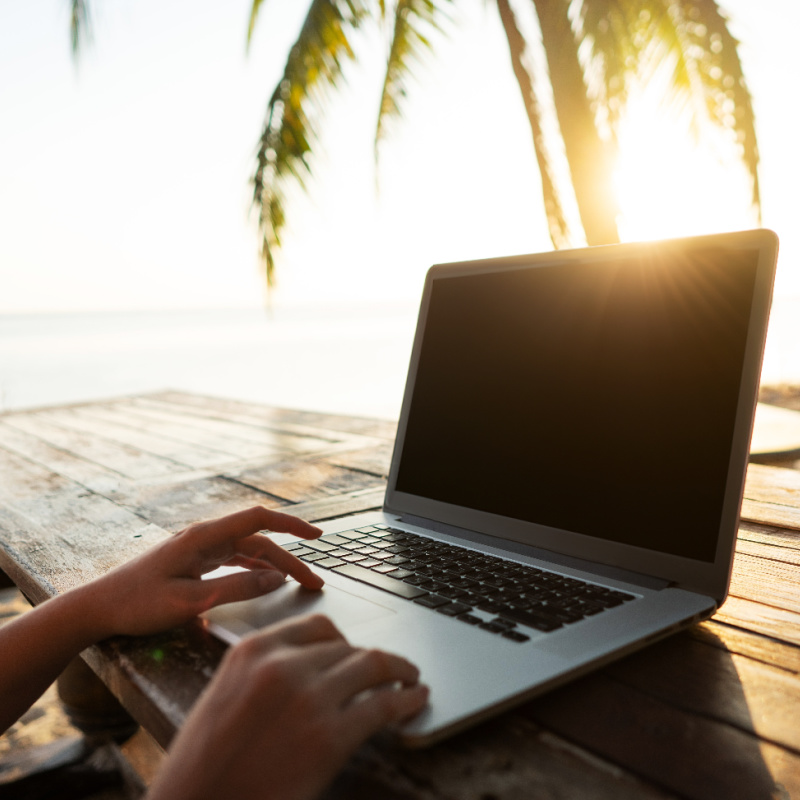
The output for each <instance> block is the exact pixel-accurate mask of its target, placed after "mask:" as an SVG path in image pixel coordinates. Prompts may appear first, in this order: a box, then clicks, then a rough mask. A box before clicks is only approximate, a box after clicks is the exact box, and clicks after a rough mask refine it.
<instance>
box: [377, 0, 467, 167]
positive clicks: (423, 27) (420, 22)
mask: <svg viewBox="0 0 800 800" xmlns="http://www.w3.org/2000/svg"><path fill="white" fill-rule="evenodd" d="M451 4H452V0H438V1H437V0H397V3H396V5H395V8H394V29H393V32H392V41H391V45H390V47H389V57H388V59H387V64H386V75H385V77H384V81H383V89H382V91H381V101H380V106H379V110H378V122H377V125H376V129H375V160H376V161H377V159H378V147H379V146H380V143H381V141H382V140H383V139H384V138H385V136H386V126H387V123H388V122H389V121H390V120H392V119H397V118H398V117H400V116H401V105H402V102H403V99H404V98H405V97H406V93H407V79H408V77H409V76H410V75H411V74H412V66H413V64H414V63H419V62H420V61H421V59H422V57H423V55H424V53H425V51H428V50H430V49H431V40H430V33H432V32H434V31H438V32H442V31H443V30H444V24H443V23H445V21H447V22H449V21H450V17H449V16H448V14H447V12H446V7H447V6H450V5H451ZM381 14H382V16H383V15H385V14H386V7H385V5H384V3H383V0H382V2H381Z"/></svg>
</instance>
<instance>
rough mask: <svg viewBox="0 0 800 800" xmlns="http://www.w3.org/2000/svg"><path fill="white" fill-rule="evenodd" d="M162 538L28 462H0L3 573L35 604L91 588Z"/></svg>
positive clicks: (114, 506)
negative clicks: (97, 579) (96, 580)
mask: <svg viewBox="0 0 800 800" xmlns="http://www.w3.org/2000/svg"><path fill="white" fill-rule="evenodd" d="M166 535H167V534H166V533H165V532H164V531H163V530H161V529H160V528H158V527H157V526H155V525H151V524H149V523H148V522H147V521H146V520H144V519H142V518H141V517H140V516H138V515H136V514H134V513H132V512H130V511H128V510H127V509H124V508H122V507H120V506H119V505H117V504H116V503H114V502H113V501H111V500H109V499H107V498H105V497H102V496H100V495H97V494H94V493H93V492H91V491H89V490H87V489H86V488H84V487H83V486H80V485H79V484H76V483H74V482H73V481H70V480H69V479H67V478H64V477H62V476H59V475H56V474H54V473H53V472H51V471H50V470H48V469H46V468H43V467H41V466H39V465H37V464H34V463H32V462H30V461H28V460H27V459H23V458H18V457H16V456H14V455H12V454H10V453H9V454H7V455H5V456H4V457H3V458H2V459H0V550H3V551H4V552H5V556H4V566H3V568H4V569H5V570H6V571H7V572H8V574H9V575H10V576H11V577H12V578H13V579H14V581H15V582H17V585H19V586H20V588H23V591H25V592H26V594H27V595H28V596H29V597H30V599H31V600H33V601H34V602H40V601H41V600H44V599H45V598H46V597H50V596H52V595H53V594H55V593H56V592H63V591H66V590H68V589H71V588H73V587H74V586H78V585H80V584H82V583H85V582H87V581H89V580H91V579H92V578H94V577H96V576H97V575H100V574H102V573H104V572H105V571H106V570H108V569H110V568H111V567H114V566H116V565H117V564H119V563H122V562H123V561H126V560H128V559H129V558H132V557H133V556H135V555H137V554H138V553H139V552H141V551H142V550H143V549H144V548H145V547H147V546H149V545H151V544H152V543H154V542H155V541H159V540H160V539H161V538H162V537H163V536H166ZM21 578H22V579H23V580H25V581H27V582H28V583H27V584H26V586H27V589H26V588H25V587H23V586H22V585H21V583H20V582H19V581H20V579H21Z"/></svg>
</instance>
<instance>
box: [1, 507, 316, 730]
mask: <svg viewBox="0 0 800 800" xmlns="http://www.w3.org/2000/svg"><path fill="white" fill-rule="evenodd" d="M267 528H268V529H271V530H275V531H284V532H288V533H294V534H296V535H298V536H302V537H304V538H313V537H315V536H318V535H319V532H320V531H319V529H318V528H316V527H314V526H313V525H309V524H308V523H306V522H303V521H302V520H299V519H296V518H295V517H290V516H288V515H286V514H281V513H278V512H273V511H268V510H267V509H264V508H260V507H256V508H251V509H249V510H247V511H243V512H239V513H237V514H231V515H230V516H227V517H223V518H222V519H219V520H213V521H211V522H204V523H199V524H196V525H191V526H189V527H188V528H186V529H185V530H183V531H181V532H180V533H178V534H176V535H175V536H173V537H171V538H170V539H167V540H165V541H164V542H161V543H160V544H158V545H156V546H155V547H152V548H151V549H150V550H148V551H147V552H145V553H143V554H142V555H141V556H139V557H138V558H135V559H133V560H131V561H129V562H127V563H126V564H122V565H121V566H119V567H117V568H116V569H114V570H111V571H110V572H108V573H107V574H106V575H103V576H102V577H100V578H97V579H96V580H94V581H92V582H90V583H88V584H85V585H84V586H81V587H79V588H77V589H73V590H72V591H70V592H67V593H65V594H63V595H59V596H57V597H54V598H52V599H50V600H48V601H46V602H44V603H42V604H41V605H39V606H37V607H36V608H34V609H32V610H31V611H28V612H26V613H25V614H23V615H22V616H21V617H19V618H18V619H16V620H14V621H13V622H11V623H9V624H7V625H5V626H3V627H2V628H0V732H1V731H4V730H6V728H8V727H9V726H10V725H12V724H13V723H14V722H15V721H16V720H17V719H18V718H19V717H20V716H21V715H22V714H24V713H25V711H26V710H27V709H28V708H29V707H30V706H31V704H32V703H34V702H35V701H36V699H37V698H38V697H39V696H40V695H41V694H42V692H44V691H45V689H47V687H48V686H49V685H50V684H51V683H52V682H53V681H54V680H55V679H56V678H57V677H58V675H59V674H60V673H61V672H62V671H63V669H64V668H65V667H66V665H67V664H68V663H69V662H70V661H71V660H72V659H73V658H74V657H75V656H77V655H78V654H79V653H80V652H81V651H82V650H84V649H85V648H86V647H89V646H90V645H92V644H94V643H95V642H98V641H101V640H102V639H106V638H108V637H109V636H113V635H118V634H124V635H143V634H148V633H156V632H158V631H162V630H166V629H168V628H170V627H174V626H175V625H179V624H182V623H184V622H187V621H188V620H190V619H192V618H193V617H195V616H196V615H197V614H199V613H201V612H202V611H205V610H207V609H208V608H211V607H212V606H214V605H218V604H219V603H225V602H231V601H234V600H244V599H247V598H250V597H256V596H258V595H260V594H264V593H265V592H268V591H271V590H273V589H275V588H277V587H278V586H279V585H280V584H281V583H283V581H284V578H285V575H287V574H289V575H292V576H293V577H294V578H295V579H296V580H298V581H299V582H300V583H302V584H303V585H304V586H306V587H307V588H309V589H319V588H320V587H321V586H322V579H321V578H319V576H317V575H315V574H314V573H313V572H311V570H310V569H309V568H308V567H307V566H306V565H305V564H303V562H301V561H300V560H298V559H296V558H295V557H294V556H292V555H291V554H289V553H287V552H286V551H285V550H283V548H281V547H279V546H278V545H276V544H275V543H274V542H272V541H270V540H269V539H268V538H267V537H266V536H263V535H260V534H259V533H258V531H261V530H264V529H267ZM223 564H230V565H238V566H244V567H247V568H248V571H246V572H240V573H236V574H233V575H228V576H226V577H223V578H216V579H213V580H205V581H204V580H201V578H202V576H203V575H204V574H205V573H207V572H209V571H212V570H214V569H216V568H217V567H218V566H221V565H223Z"/></svg>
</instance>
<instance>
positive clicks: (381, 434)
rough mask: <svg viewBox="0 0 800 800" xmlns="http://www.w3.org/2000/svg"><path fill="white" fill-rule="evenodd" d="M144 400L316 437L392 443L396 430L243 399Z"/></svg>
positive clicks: (392, 425) (167, 395)
mask: <svg viewBox="0 0 800 800" xmlns="http://www.w3.org/2000/svg"><path fill="white" fill-rule="evenodd" d="M142 399H143V400H148V401H154V402H161V403H168V404H171V405H175V406H179V407H192V408H194V409H196V410H197V413H200V414H208V415H211V416H216V415H219V414H223V415H226V416H227V417H228V418H230V419H232V420H234V421H245V420H247V419H251V420H252V419H255V420H261V421H264V420H268V421H269V422H268V423H264V424H269V425H274V426H278V427H280V428H281V429H283V430H293V429H294V428H295V426H296V427H299V428H301V429H309V432H312V431H316V432H317V434H321V433H322V432H323V431H326V430H327V431H329V432H330V433H332V434H334V435H335V436H341V435H342V434H343V433H346V434H353V435H357V436H365V437H369V438H373V437H374V438H382V439H391V440H394V437H395V432H396V430H397V423H396V422H393V421H389V420H382V419H372V418H367V417H350V416H343V415H339V414H323V413H319V412H316V411H301V410H299V409H289V408H275V407H274V406H262V405H258V404H256V403H247V402H244V401H242V400H230V399H227V398H219V397H209V396H203V395H196V394H188V393H185V392H176V391H167V392H157V393H154V394H149V395H143V396H142Z"/></svg>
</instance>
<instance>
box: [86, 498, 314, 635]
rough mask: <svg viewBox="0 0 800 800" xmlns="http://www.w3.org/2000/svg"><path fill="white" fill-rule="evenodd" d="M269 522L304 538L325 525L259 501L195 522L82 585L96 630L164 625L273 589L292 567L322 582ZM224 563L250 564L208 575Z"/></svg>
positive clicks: (147, 629)
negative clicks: (93, 610)
mask: <svg viewBox="0 0 800 800" xmlns="http://www.w3.org/2000/svg"><path fill="white" fill-rule="evenodd" d="M265 529H269V530H273V531H276V532H283V533H293V534H294V535H296V536H300V537H302V538H305V539H312V538H315V537H317V536H319V534H320V533H321V531H320V529H319V528H317V527H315V526H314V525H310V524H309V523H307V522H304V521H303V520H300V519H298V518H296V517H292V516H289V515H288V514H282V513H280V512H278V511H270V510H268V509H266V508H263V507H261V506H255V507H254V508H250V509H248V510H246V511H240V512H237V513H235V514H230V515H229V516H226V517H222V518H220V519H216V520H211V521H209V522H200V523H196V524H194V525H190V526H189V527H188V528H185V529H184V530H182V531H180V533H177V534H175V535H174V536H172V537H170V538H169V539H166V540H164V541H163V542H160V543H159V544H157V545H155V546H154V547H152V548H150V549H149V550H147V551H146V552H145V553H143V554H142V555H140V556H138V557H137V558H134V559H132V560H131V561H129V562H127V563H125V564H122V565H121V566H119V567H117V568H115V569H113V570H111V571H110V572H108V573H107V574H106V575H104V576H102V577H101V578H98V579H97V580H95V581H92V583H90V584H86V585H85V586H83V587H82V588H81V590H79V591H83V592H87V593H92V595H93V596H94V608H96V609H97V612H98V615H97V625H98V630H97V632H96V638H97V639H101V638H106V637H108V636H111V635H114V634H127V635H143V634H148V633H156V632H159V631H163V630H166V629H168V628H171V627H174V626H175V625H180V624H182V623H184V622H187V621H189V620H190V619H192V618H193V617H195V616H197V615H198V614H200V613H202V612H203V611H207V610H208V609H209V608H212V607H213V606H216V605H219V604H221V603H230V602H233V601H237V600H247V599H250V598H252V597H257V596H259V595H261V594H265V593H266V592H270V591H272V590H274V589H276V588H277V587H278V586H280V585H281V584H282V583H283V582H284V580H285V577H286V575H291V576H292V577H293V578H295V579H296V580H297V581H298V582H299V583H300V584H302V585H303V586H305V587H306V588H307V589H320V588H321V587H322V585H323V580H322V578H320V577H319V576H318V575H316V574H315V573H313V572H312V571H311V569H310V568H309V567H308V566H307V565H306V564H304V563H303V562H302V561H300V560H299V559H298V558H296V557H295V556H293V555H292V554H291V553H289V552H287V551H286V550H284V549H283V548H282V547H280V545H278V544H276V543H275V542H273V541H272V540H271V539H269V537H267V536H264V535H263V534H261V533H259V531H262V530H265ZM222 565H226V566H239V567H245V568H246V571H243V572H241V571H240V572H236V573H233V574H230V575H226V576H224V577H218V578H211V579H208V580H203V579H202V577H203V575H204V574H206V573H208V572H211V571H213V570H215V569H216V568H217V567H220V566H222Z"/></svg>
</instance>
